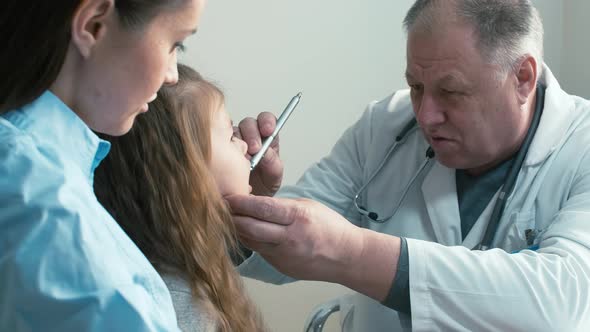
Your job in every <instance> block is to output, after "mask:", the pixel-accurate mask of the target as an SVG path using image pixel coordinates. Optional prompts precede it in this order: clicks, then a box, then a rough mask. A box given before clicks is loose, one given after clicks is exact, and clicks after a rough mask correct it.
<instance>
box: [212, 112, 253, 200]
mask: <svg viewBox="0 0 590 332" xmlns="http://www.w3.org/2000/svg"><path fill="white" fill-rule="evenodd" d="M247 151H248V145H247V144H246V142H244V141H242V140H241V139H239V138H237V137H235V136H234V130H233V126H232V122H231V120H230V118H229V116H228V114H227V112H226V111H225V107H224V106H223V105H221V107H220V109H219V110H217V111H215V112H214V113H213V115H212V120H211V162H210V165H209V167H210V169H211V171H212V173H213V177H214V178H215V182H217V187H218V188H219V191H220V192H221V195H222V196H226V195H230V194H249V193H250V192H251V191H252V187H250V185H249V184H248V183H249V178H250V161H249V159H248V158H247V157H246V156H247V155H248V154H247Z"/></svg>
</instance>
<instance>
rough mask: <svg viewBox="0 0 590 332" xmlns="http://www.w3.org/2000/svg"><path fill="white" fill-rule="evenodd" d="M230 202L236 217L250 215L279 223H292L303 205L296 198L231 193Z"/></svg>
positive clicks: (227, 197)
mask: <svg viewBox="0 0 590 332" xmlns="http://www.w3.org/2000/svg"><path fill="white" fill-rule="evenodd" d="M225 199H226V200H227V202H228V203H229V205H230V207H231V210H232V214H234V217H236V215H239V216H248V217H252V218H255V219H258V220H261V221H267V222H270V223H274V224H279V225H284V226H286V225H290V224H291V223H293V221H294V220H295V219H297V218H296V217H297V216H299V215H301V214H302V209H303V207H301V206H299V203H298V202H297V201H295V200H290V199H285V198H274V197H266V196H246V195H229V196H226V197H225Z"/></svg>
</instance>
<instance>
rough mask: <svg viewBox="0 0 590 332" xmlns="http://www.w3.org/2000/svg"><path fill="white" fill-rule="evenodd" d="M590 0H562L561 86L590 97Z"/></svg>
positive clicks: (572, 92)
mask: <svg viewBox="0 0 590 332" xmlns="http://www.w3.org/2000/svg"><path fill="white" fill-rule="evenodd" d="M588 14H590V1H588V0H578V1H572V0H566V1H564V22H563V23H564V24H563V27H564V38H563V49H564V52H563V58H562V68H561V73H562V77H561V78H562V86H563V88H564V89H565V90H566V91H568V92H570V93H571V94H576V95H579V96H582V97H584V98H590V66H589V65H588V55H589V54H590V36H589V35H588V34H589V33H590V21H589V20H588Z"/></svg>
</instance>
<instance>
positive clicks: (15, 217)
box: [0, 128, 178, 332]
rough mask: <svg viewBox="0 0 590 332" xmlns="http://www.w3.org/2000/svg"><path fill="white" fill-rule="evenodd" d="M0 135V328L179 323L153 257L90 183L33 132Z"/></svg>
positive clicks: (131, 327)
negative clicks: (45, 149)
mask: <svg viewBox="0 0 590 332" xmlns="http://www.w3.org/2000/svg"><path fill="white" fill-rule="evenodd" d="M0 129H1V128H0ZM0 138H2V141H0V202H2V203H1V204H0V294H1V295H0V331H14V332H18V331H66V332H68V331H178V328H177V326H176V319H175V314H174V311H173V309H172V306H171V301H170V300H169V294H166V293H163V294H164V297H163V298H164V300H162V301H158V298H157V296H155V295H154V294H155V293H157V292H159V291H162V289H160V288H159V287H157V285H156V283H155V282H154V279H153V278H152V274H151V272H150V271H152V270H150V268H151V267H150V266H149V263H148V262H147V260H146V259H145V258H143V257H142V256H141V255H140V254H138V255H137V256H133V252H134V251H137V252H138V253H139V250H136V248H134V247H132V243H131V242H130V240H129V239H128V238H126V237H125V236H123V235H122V234H124V233H122V231H120V230H117V228H116V226H117V225H116V223H115V222H114V221H112V219H109V216H108V214H106V212H103V211H101V207H100V205H99V204H98V203H97V202H96V201H95V200H94V201H93V194H92V191H91V189H88V190H87V189H86V185H85V184H83V182H82V183H78V182H77V180H76V179H77V178H76V177H67V176H66V175H65V174H64V170H63V169H62V170H60V169H58V167H56V165H55V164H54V163H52V162H51V161H52V160H49V159H48V158H46V157H45V156H44V155H43V153H42V152H41V151H40V150H37V149H36V147H35V145H34V144H33V141H32V140H31V139H30V138H28V137H27V138H26V139H24V140H14V137H6V136H4V137H3V136H2V133H1V130H0ZM80 179H81V180H80V181H83V177H80ZM73 180H76V181H73ZM72 181H73V182H75V183H70V182H72ZM71 188H82V189H81V190H80V191H79V192H77V191H71V190H70V189H71ZM121 248H124V250H121ZM127 249H128V250H127ZM152 269H153V268H152ZM153 273H154V274H155V271H153ZM163 291H165V287H164V290H163ZM165 296H167V297H168V301H166V297H165ZM168 302H170V303H169V305H168ZM168 307H169V308H170V310H168V309H167V308H168Z"/></svg>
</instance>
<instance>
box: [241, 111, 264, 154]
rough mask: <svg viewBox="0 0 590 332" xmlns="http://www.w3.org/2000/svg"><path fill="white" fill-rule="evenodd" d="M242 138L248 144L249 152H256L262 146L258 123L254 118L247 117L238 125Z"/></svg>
mask: <svg viewBox="0 0 590 332" xmlns="http://www.w3.org/2000/svg"><path fill="white" fill-rule="evenodd" d="M238 127H239V128H240V136H241V139H242V140H244V142H246V144H248V154H251V155H253V154H255V153H256V152H258V150H260V148H261V147H262V139H261V137H260V131H259V130H258V123H257V122H256V120H255V119H254V118H245V119H243V120H242V121H240V124H239V125H238Z"/></svg>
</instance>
